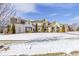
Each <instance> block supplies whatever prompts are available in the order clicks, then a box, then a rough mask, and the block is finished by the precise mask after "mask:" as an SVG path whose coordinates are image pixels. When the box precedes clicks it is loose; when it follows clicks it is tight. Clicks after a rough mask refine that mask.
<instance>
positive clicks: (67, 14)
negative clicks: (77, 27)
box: [64, 14, 72, 16]
mask: <svg viewBox="0 0 79 59" xmlns="http://www.w3.org/2000/svg"><path fill="white" fill-rule="evenodd" d="M71 15H72V14H65V15H64V16H71Z"/></svg>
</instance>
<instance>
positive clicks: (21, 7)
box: [13, 3, 37, 13]
mask: <svg viewBox="0 0 79 59" xmlns="http://www.w3.org/2000/svg"><path fill="white" fill-rule="evenodd" d="M13 5H14V6H15V9H16V11H17V12H20V13H28V12H37V10H36V5H35V4H32V3H14V4H13Z"/></svg>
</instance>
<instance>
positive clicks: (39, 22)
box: [31, 19, 48, 32]
mask: <svg viewBox="0 0 79 59" xmlns="http://www.w3.org/2000/svg"><path fill="white" fill-rule="evenodd" d="M31 23H32V25H33V26H34V31H36V24H37V27H38V32H42V30H43V27H44V32H47V27H48V21H47V20H46V19H44V20H34V21H31Z"/></svg>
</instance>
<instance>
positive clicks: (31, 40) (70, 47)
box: [0, 32, 79, 55]
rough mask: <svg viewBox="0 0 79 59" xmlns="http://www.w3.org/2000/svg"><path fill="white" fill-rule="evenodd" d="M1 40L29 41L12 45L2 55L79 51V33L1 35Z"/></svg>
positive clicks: (1, 52) (0, 53)
mask: <svg viewBox="0 0 79 59" xmlns="http://www.w3.org/2000/svg"><path fill="white" fill-rule="evenodd" d="M53 37H54V38H56V37H57V40H54V38H53ZM42 38H43V39H42ZM50 39H51V40H50ZM0 40H28V42H26V43H21V44H10V45H9V47H10V49H9V50H7V51H0V55H21V54H24V55H34V54H45V53H53V52H66V53H70V52H71V51H74V50H79V35H78V32H68V33H28V34H14V35H0ZM39 40H40V41H39ZM41 40H42V41H41Z"/></svg>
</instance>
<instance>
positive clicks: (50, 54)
mask: <svg viewBox="0 0 79 59" xmlns="http://www.w3.org/2000/svg"><path fill="white" fill-rule="evenodd" d="M32 56H68V55H67V54H66V53H64V52H58V53H47V54H38V55H32Z"/></svg>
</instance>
